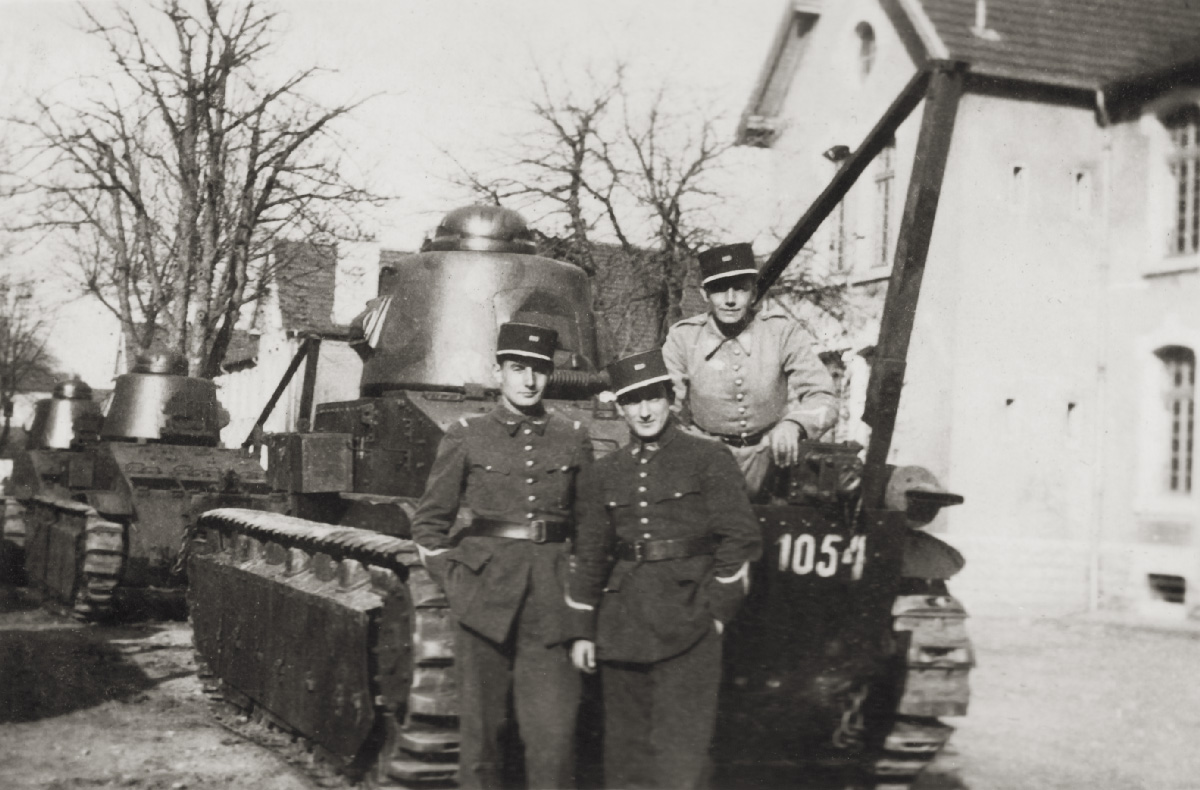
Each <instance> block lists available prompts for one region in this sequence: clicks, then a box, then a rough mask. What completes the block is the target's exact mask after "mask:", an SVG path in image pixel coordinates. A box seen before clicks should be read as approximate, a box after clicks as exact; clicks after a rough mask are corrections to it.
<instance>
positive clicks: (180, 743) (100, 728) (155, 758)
mask: <svg viewBox="0 0 1200 790" xmlns="http://www.w3.org/2000/svg"><path fill="white" fill-rule="evenodd" d="M0 787H4V788H6V790H15V789H16V788H52V789H54V790H58V789H61V790H67V788H72V789H73V788H142V789H143V790H185V789H186V790H210V789H211V790H217V788H221V789H222V790H227V788H243V787H244V788H263V790H301V788H310V787H312V784H311V783H310V782H309V781H307V780H306V779H305V777H304V776H303V775H302V774H301V773H299V772H298V771H296V770H295V769H293V768H292V767H290V766H289V765H288V764H287V763H285V762H284V761H283V760H282V759H280V758H279V757H277V756H275V755H274V754H272V753H270V752H268V751H266V750H265V749H262V748H260V747H258V746H255V745H254V744H251V743H247V742H246V741H244V740H242V739H241V738H238V737H236V736H234V735H233V734H232V733H230V732H228V731H227V730H225V729H223V728H221V727H220V726H218V725H217V724H216V723H215V722H214V720H213V718H212V716H211V715H210V712H209V706H208V703H207V702H206V700H205V698H204V696H203V694H202V693H201V689H200V684H199V681H198V680H197V678H196V672H195V665H194V663H193V660H192V648H191V630H190V629H189V628H188V627H187V625H186V624H185V623H172V624H166V625H162V624H159V625H154V626H149V627H126V628H98V627H94V626H82V625H79V624H77V623H74V622H73V621H71V620H70V619H69V618H65V617H54V616H50V615H48V614H46V613H44V612H42V611H39V610H38V609H36V608H33V607H32V606H31V604H30V603H29V602H28V601H26V600H23V599H22V598H20V597H18V596H17V595H16V594H15V592H14V591H13V590H12V589H11V588H0Z"/></svg>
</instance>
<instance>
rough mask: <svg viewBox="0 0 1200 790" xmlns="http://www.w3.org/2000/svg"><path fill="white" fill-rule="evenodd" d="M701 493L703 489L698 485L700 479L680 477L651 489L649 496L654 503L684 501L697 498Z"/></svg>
mask: <svg viewBox="0 0 1200 790" xmlns="http://www.w3.org/2000/svg"><path fill="white" fill-rule="evenodd" d="M703 491H704V489H703V487H702V486H701V485H700V478H698V477H681V478H678V479H676V480H668V481H664V482H663V484H662V485H661V486H656V487H655V488H654V489H652V490H651V491H650V493H649V496H650V497H651V498H652V499H653V500H654V501H655V502H669V501H671V500H686V499H687V498H689V497H693V498H694V497H699V496H700V495H701V494H702V493H703ZM690 501H694V500H690Z"/></svg>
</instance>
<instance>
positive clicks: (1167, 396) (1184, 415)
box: [1156, 346, 1196, 494]
mask: <svg viewBox="0 0 1200 790" xmlns="http://www.w3.org/2000/svg"><path fill="white" fill-rule="evenodd" d="M1156 353H1157V355H1158V358H1159V359H1160V360H1161V361H1162V365H1163V405H1164V407H1165V409H1166V414H1167V426H1168V430H1167V437H1168V442H1167V452H1166V454H1165V455H1166V457H1165V459H1164V460H1165V461H1166V470H1165V473H1164V476H1163V477H1164V483H1165V488H1166V490H1167V492H1168V493H1171V494H1190V493H1191V492H1192V458H1193V455H1194V450H1193V448H1194V447H1195V443H1196V442H1195V437H1196V354H1195V353H1194V352H1193V351H1192V350H1191V349H1190V348H1184V347H1183V346H1167V347H1166V348H1160V349H1159V350H1158V351H1157V352H1156Z"/></svg>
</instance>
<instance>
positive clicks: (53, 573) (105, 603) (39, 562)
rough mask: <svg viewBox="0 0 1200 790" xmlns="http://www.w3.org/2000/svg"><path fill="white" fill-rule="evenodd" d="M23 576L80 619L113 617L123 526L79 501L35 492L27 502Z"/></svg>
mask: <svg viewBox="0 0 1200 790" xmlns="http://www.w3.org/2000/svg"><path fill="white" fill-rule="evenodd" d="M25 515H26V518H25V532H26V534H25V575H26V577H27V580H28V582H29V584H31V585H33V586H34V587H37V588H38V589H40V590H42V591H44V592H45V593H47V594H48V595H49V596H50V597H52V598H54V599H56V600H58V601H59V602H61V603H63V604H65V605H67V606H70V607H72V613H73V614H74V615H75V616H76V617H78V618H79V619H81V620H87V621H96V620H105V619H109V618H111V617H112V616H113V593H114V592H115V591H116V589H117V585H118V584H119V583H120V580H121V574H122V572H123V571H124V568H125V562H126V541H125V529H126V528H125V526H124V525H122V524H119V523H117V522H114V521H109V520H107V519H105V518H103V517H102V516H101V515H100V514H99V513H97V512H96V510H95V508H92V507H90V506H88V505H85V504H83V503H80V502H75V501H73V500H69V499H59V498H55V497H46V496H38V497H34V498H33V499H32V500H30V501H29V502H27V503H26V513H25Z"/></svg>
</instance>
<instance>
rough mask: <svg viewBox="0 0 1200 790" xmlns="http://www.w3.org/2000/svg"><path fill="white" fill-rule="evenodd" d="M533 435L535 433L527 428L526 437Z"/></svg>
mask: <svg viewBox="0 0 1200 790" xmlns="http://www.w3.org/2000/svg"><path fill="white" fill-rule="evenodd" d="M531 433H533V431H531V430H529V429H528V428H526V429H525V435H526V436H528V435H529V434H531Z"/></svg>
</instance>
